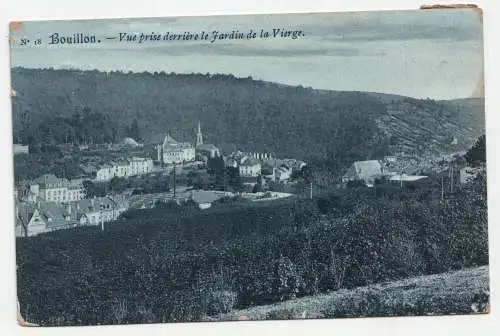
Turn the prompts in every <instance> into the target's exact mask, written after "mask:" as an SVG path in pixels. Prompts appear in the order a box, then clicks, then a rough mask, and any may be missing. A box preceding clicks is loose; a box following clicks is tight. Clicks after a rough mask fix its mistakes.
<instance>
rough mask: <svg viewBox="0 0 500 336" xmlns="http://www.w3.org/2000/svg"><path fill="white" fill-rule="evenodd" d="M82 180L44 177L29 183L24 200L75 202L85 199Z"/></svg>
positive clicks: (51, 176)
mask: <svg viewBox="0 0 500 336" xmlns="http://www.w3.org/2000/svg"><path fill="white" fill-rule="evenodd" d="M82 182H83V181H82V180H68V179H64V178H58V177H56V176H55V175H52V174H46V175H42V176H41V177H39V178H37V179H36V180H34V181H32V182H29V183H28V185H27V186H26V190H25V191H24V195H23V196H24V197H21V198H23V199H26V200H28V201H36V200H38V199H39V200H42V201H46V202H56V203H60V202H73V201H78V200H81V199H83V198H84V197H85V192H84V189H83V183H82Z"/></svg>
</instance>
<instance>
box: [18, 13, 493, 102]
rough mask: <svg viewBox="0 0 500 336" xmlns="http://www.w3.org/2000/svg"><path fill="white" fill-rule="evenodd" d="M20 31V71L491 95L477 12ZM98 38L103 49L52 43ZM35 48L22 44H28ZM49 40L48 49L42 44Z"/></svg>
mask: <svg viewBox="0 0 500 336" xmlns="http://www.w3.org/2000/svg"><path fill="white" fill-rule="evenodd" d="M18 28H19V29H17V30H14V31H11V66H12V67H16V66H22V67H28V68H48V67H52V68H75V69H82V70H92V69H98V70H102V71H111V70H122V71H127V72H128V71H133V72H142V71H150V72H153V71H165V72H176V73H192V72H194V73H224V74H233V75H235V76H237V77H248V76H251V77H252V78H254V79H262V80H266V81H272V82H277V83H283V84H288V85H302V86H305V87H312V88H317V89H327V90H349V91H351V90H354V91H369V92H381V93H391V94H400V95H405V96H411V97H417V98H433V99H454V98H467V97H482V96H483V90H482V87H483V43H482V41H483V36H482V22H481V16H480V13H479V12H478V11H475V10H471V9H461V10H458V9H452V10H444V9H443V10H432V11H429V10H425V11H424V10H415V11H385V12H354V13H345V12H344V13H315V14H279V15H244V16H243V15H242V16H206V17H169V18H149V19H137V18H135V19H128V20H123V19H113V20H87V21H84V20H75V21H28V22H24V23H23V24H22V26H20V27H18ZM273 28H274V29H276V28H281V29H285V30H301V31H303V33H304V34H303V36H301V37H299V38H297V39H291V38H254V39H243V40H216V41H215V42H213V43H211V42H210V41H211V37H212V32H213V31H214V30H217V31H219V32H222V33H230V32H231V31H232V30H238V31H239V32H242V33H244V34H245V36H246V33H247V32H248V31H249V30H250V29H252V30H253V31H255V32H257V33H258V34H259V32H260V30H261V29H263V30H265V31H271V30H272V29H273ZM188 31H189V32H191V33H200V32H201V31H205V32H207V33H208V35H209V37H210V38H209V40H208V41H152V42H145V43H137V42H119V41H118V38H116V39H114V40H107V39H105V37H118V36H119V33H127V34H132V35H133V34H140V33H145V34H151V33H156V34H162V35H163V34H165V33H167V32H169V33H181V34H182V33H184V32H188ZM53 33H59V34H60V36H63V35H64V36H72V35H73V33H83V34H84V35H95V36H96V38H97V39H98V40H101V43H99V44H73V45H68V44H65V45H49V44H48V42H49V40H50V39H49V36H50V35H51V34H53ZM23 38H25V39H28V40H30V43H28V45H24V46H21V45H20V43H21V39H23ZM38 38H40V39H41V40H42V43H41V45H34V43H33V41H35V40H36V39H38Z"/></svg>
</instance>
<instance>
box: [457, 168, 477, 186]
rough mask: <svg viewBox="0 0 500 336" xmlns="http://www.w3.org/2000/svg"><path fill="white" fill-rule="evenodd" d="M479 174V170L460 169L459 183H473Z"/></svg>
mask: <svg viewBox="0 0 500 336" xmlns="http://www.w3.org/2000/svg"><path fill="white" fill-rule="evenodd" d="M480 172H481V168H474V167H464V168H462V169H460V183H461V184H466V183H469V182H472V181H474V179H475V178H476V177H477V176H478V174H479V173H480Z"/></svg>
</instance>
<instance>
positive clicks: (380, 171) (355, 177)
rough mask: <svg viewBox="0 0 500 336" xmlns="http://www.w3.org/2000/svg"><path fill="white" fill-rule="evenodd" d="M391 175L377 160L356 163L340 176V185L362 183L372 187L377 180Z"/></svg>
mask: <svg viewBox="0 0 500 336" xmlns="http://www.w3.org/2000/svg"><path fill="white" fill-rule="evenodd" d="M392 175H394V174H391V173H390V172H388V171H386V170H385V168H384V165H383V164H381V162H380V161H378V160H368V161H356V162H354V163H353V164H352V165H351V167H350V168H349V169H348V170H347V172H346V173H345V174H344V176H342V183H347V182H349V181H363V182H364V183H365V184H366V185H367V186H368V187H373V185H374V184H375V181H376V180H377V179H379V178H381V177H384V176H385V177H387V176H392Z"/></svg>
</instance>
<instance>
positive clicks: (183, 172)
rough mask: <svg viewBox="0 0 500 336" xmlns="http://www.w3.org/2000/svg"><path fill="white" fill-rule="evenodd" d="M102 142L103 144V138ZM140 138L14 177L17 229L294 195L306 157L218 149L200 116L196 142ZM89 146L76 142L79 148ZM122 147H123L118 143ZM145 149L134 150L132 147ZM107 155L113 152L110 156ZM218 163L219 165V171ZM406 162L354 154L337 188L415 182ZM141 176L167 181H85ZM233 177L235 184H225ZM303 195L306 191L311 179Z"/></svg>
mask: <svg viewBox="0 0 500 336" xmlns="http://www.w3.org/2000/svg"><path fill="white" fill-rule="evenodd" d="M102 146H104V145H102ZM142 147H143V145H142V144H139V143H137V142H136V141H135V140H134V139H131V138H126V139H124V140H123V142H122V143H120V144H117V145H113V146H109V145H108V146H107V147H106V149H107V150H109V151H112V150H113V149H117V148H118V149H121V150H122V152H121V153H126V154H128V155H130V156H129V157H120V158H118V159H113V160H108V161H104V162H103V161H102V160H97V161H96V162H92V161H91V162H89V161H88V160H87V162H82V164H81V168H82V170H83V171H84V172H85V173H86V174H85V175H84V176H81V177H79V178H77V179H67V178H62V177H57V176H56V175H54V174H45V175H42V176H40V177H38V178H36V179H34V180H29V181H20V182H19V183H17V185H16V186H15V189H14V194H15V202H16V208H15V210H16V236H18V237H31V236H36V235H38V234H40V233H45V232H50V231H55V230H60V229H67V228H72V227H77V226H89V225H90V226H99V225H100V226H101V228H102V230H104V227H105V224H106V223H109V222H112V221H116V220H117V219H119V218H120V215H122V214H123V213H124V212H126V211H127V210H129V209H148V208H154V207H158V206H161V204H165V203H168V202H174V203H176V204H179V205H180V204H185V203H186V202H193V203H194V204H196V206H197V207H198V208H199V209H200V210H203V209H207V208H210V207H211V206H212V204H213V203H214V202H217V201H219V200H221V199H228V198H235V197H239V198H242V199H244V200H247V201H250V202H256V201H272V200H276V199H280V198H284V197H291V196H294V194H295V192H293V188H290V186H293V185H294V184H297V183H298V180H299V179H300V176H301V174H300V172H301V171H302V170H303V168H304V167H306V163H305V162H303V161H300V160H296V159H293V158H291V159H280V158H277V157H275V155H274V154H272V153H267V152H265V153H262V152H243V151H240V150H237V151H235V152H232V153H228V154H224V153H221V151H220V150H219V148H217V147H216V146H215V145H213V144H210V143H205V142H204V141H203V133H202V130H201V125H200V123H198V129H197V132H196V143H195V145H193V144H191V143H189V142H179V141H177V140H175V139H174V138H173V137H172V136H171V135H170V134H167V135H166V136H165V138H164V140H163V142H162V143H161V144H156V146H155V150H156V157H155V158H152V157H148V156H147V153H145V152H144V151H141V149H142ZM88 148H89V146H80V147H79V150H80V151H85V150H88ZM124 148H125V149H126V150H125V151H123V149H124ZM141 153H143V154H146V155H144V156H137V155H138V154H141ZM14 155H29V148H28V147H27V146H23V145H19V144H15V145H14ZM110 157H111V156H110ZM217 165H219V172H217V171H216V170H217ZM404 169H405V166H403V167H402V164H401V162H398V158H397V157H395V156H386V157H384V158H382V159H380V160H367V161H356V162H354V163H352V165H351V166H350V168H349V169H348V170H347V171H346V172H345V173H344V175H343V176H342V178H341V181H340V183H339V186H340V187H346V186H349V185H350V184H353V183H354V184H357V185H362V186H366V187H373V186H374V185H375V184H376V183H378V182H379V181H381V180H384V181H386V182H388V183H397V184H399V185H401V186H403V183H414V182H418V181H421V180H425V179H426V178H427V176H425V175H416V174H406V173H405V172H404ZM227 172H232V174H233V178H229V179H228V178H227V177H226V176H223V177H221V176H219V177H220V180H221V181H222V182H221V184H222V185H221V184H219V185H214V180H217V174H219V175H220V174H227ZM476 174H477V170H476V169H473V168H467V167H466V168H463V169H461V170H460V181H459V182H460V183H467V182H468V181H469V180H470V179H471V178H473V177H474V176H475V175H476ZM147 178H157V179H160V180H161V181H165V183H164V185H160V186H159V187H158V188H156V189H155V190H153V191H147V190H146V191H145V190H143V189H141V188H127V189H125V190H119V191H116V190H114V191H111V192H109V193H106V194H101V195H96V194H93V195H92V193H91V192H90V191H89V185H94V184H95V185H100V184H106V183H108V184H109V183H112V181H116V180H120V179H121V180H128V181H135V185H139V186H140V185H141V183H143V182H144V181H145V179H147ZM234 183H236V184H237V185H238V186H237V187H235V186H234V185H232V186H231V184H234ZM457 183H458V182H457ZM309 188H310V190H309V192H308V193H307V194H309V195H310V197H311V198H312V196H313V185H312V183H311V185H310V187H309Z"/></svg>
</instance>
